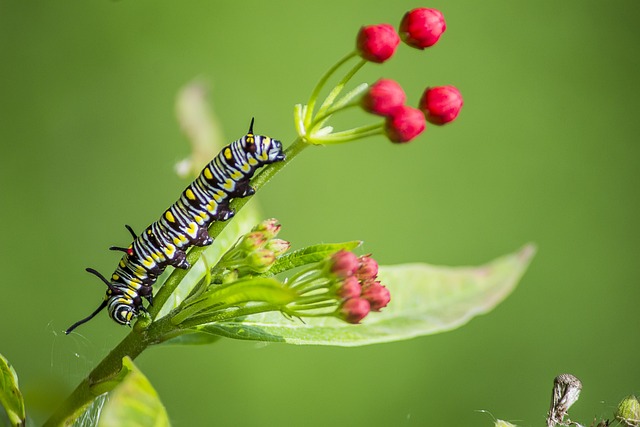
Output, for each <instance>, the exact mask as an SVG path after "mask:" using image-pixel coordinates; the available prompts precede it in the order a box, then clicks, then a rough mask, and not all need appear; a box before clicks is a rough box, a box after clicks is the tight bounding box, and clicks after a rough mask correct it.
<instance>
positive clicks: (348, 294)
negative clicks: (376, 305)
mask: <svg viewBox="0 0 640 427" xmlns="http://www.w3.org/2000/svg"><path fill="white" fill-rule="evenodd" d="M361 291H362V286H360V282H359V281H358V279H356V277H355V276H350V277H347V278H346V279H344V281H343V282H342V283H341V284H340V287H339V288H338V291H337V292H336V294H337V295H338V296H339V297H340V298H342V299H344V300H347V299H349V298H358V297H359V296H360V292H361Z"/></svg>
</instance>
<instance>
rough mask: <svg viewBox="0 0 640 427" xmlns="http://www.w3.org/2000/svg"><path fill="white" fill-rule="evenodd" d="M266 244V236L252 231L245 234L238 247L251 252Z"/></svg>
mask: <svg viewBox="0 0 640 427" xmlns="http://www.w3.org/2000/svg"><path fill="white" fill-rule="evenodd" d="M266 243H267V236H265V234H264V233H263V232H261V231H252V232H251V233H248V234H245V235H244V236H243V237H242V240H241V241H240V244H239V245H238V248H239V249H242V250H245V251H247V252H251V251H253V250H255V249H260V248H262V247H263V246H264V245H265V244H266Z"/></svg>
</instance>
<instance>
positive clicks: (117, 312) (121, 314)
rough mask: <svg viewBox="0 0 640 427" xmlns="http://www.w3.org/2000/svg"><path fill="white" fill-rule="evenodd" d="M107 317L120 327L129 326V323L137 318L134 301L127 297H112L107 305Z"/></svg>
mask: <svg viewBox="0 0 640 427" xmlns="http://www.w3.org/2000/svg"><path fill="white" fill-rule="evenodd" d="M107 309H108V311H109V316H110V317H111V318H112V319H113V320H115V321H116V322H117V323H119V324H121V325H127V326H130V325H131V321H132V320H133V319H135V318H136V317H137V316H138V310H136V308H135V303H134V300H133V299H131V298H130V297H129V296H128V295H113V296H111V298H109V302H108V304H107Z"/></svg>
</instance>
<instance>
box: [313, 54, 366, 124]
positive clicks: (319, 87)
mask: <svg viewBox="0 0 640 427" xmlns="http://www.w3.org/2000/svg"><path fill="white" fill-rule="evenodd" d="M357 54H358V52H356V51H355V50H354V51H353V52H350V53H349V54H347V55H345V56H344V57H343V58H342V59H341V60H339V61H338V62H337V63H336V64H335V65H334V66H333V67H331V68H330V69H329V70H328V71H327V72H326V73H324V75H323V76H322V77H321V78H320V80H319V81H318V84H316V87H314V88H313V91H312V92H311V96H310V97H309V102H308V103H307V111H306V114H305V116H304V125H305V127H306V128H309V125H310V124H311V118H312V117H313V109H314V108H315V105H316V101H317V100H318V95H320V91H321V90H322V88H323V87H324V85H325V84H326V83H327V80H329V78H330V77H331V76H332V75H333V73H335V72H336V70H337V69H338V68H340V67H341V66H342V64H344V63H345V62H347V61H348V60H350V59H351V58H353V57H354V56H356V55H357Z"/></svg>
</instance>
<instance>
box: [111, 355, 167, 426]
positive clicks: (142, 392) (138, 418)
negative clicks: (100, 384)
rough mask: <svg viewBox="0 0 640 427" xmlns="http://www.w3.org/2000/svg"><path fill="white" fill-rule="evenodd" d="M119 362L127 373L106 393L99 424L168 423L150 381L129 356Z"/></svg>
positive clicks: (136, 424) (142, 424)
mask: <svg viewBox="0 0 640 427" xmlns="http://www.w3.org/2000/svg"><path fill="white" fill-rule="evenodd" d="M122 365H123V369H127V370H128V371H129V372H128V374H127V376H126V377H125V379H124V381H122V383H120V384H119V385H118V386H117V387H116V388H115V389H114V390H113V391H112V392H111V393H110V394H109V400H108V401H107V403H105V405H104V407H103V409H102V414H101V416H100V421H99V422H98V427H129V426H131V427H133V426H136V427H145V426H149V427H151V426H153V427H162V426H169V425H170V424H169V417H168V416H167V411H166V410H165V408H164V406H163V405H162V402H160V399H159V397H158V393H156V391H155V390H154V389H153V387H152V386H151V383H149V380H148V379H147V378H146V377H145V376H144V375H143V374H142V372H140V370H139V369H138V368H137V367H136V366H135V365H134V364H133V362H132V361H131V359H130V358H129V357H125V358H124V359H122Z"/></svg>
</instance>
